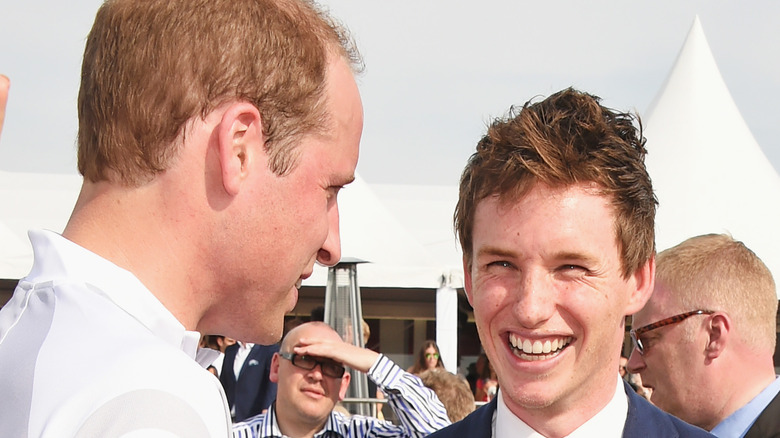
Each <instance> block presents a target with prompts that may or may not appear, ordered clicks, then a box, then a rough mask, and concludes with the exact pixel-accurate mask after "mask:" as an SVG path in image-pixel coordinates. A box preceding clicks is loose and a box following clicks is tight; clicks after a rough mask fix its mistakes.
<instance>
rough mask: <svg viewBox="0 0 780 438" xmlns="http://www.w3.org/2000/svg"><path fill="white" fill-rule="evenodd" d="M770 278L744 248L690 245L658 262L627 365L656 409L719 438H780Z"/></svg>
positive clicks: (724, 241)
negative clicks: (643, 386)
mask: <svg viewBox="0 0 780 438" xmlns="http://www.w3.org/2000/svg"><path fill="white" fill-rule="evenodd" d="M776 314H777V295H776V291H775V284H774V281H773V279H772V274H771V273H770V272H769V269H767V267H766V266H765V265H764V263H763V262H762V261H761V259H759V258H758V256H756V254H754V253H753V252H752V251H751V250H750V249H748V248H747V247H746V246H745V245H744V244H743V243H742V242H738V241H735V240H733V239H732V238H731V237H729V236H726V235H720V234H709V235H704V236H697V237H693V238H691V239H688V240H686V241H684V242H682V243H681V244H679V245H677V246H675V247H673V248H670V249H667V250H666V251H663V252H661V253H660V254H659V255H658V257H657V268H656V279H655V289H654V292H653V295H652V297H651V298H650V300H649V301H648V302H647V304H646V305H645V307H644V308H643V309H642V310H641V311H639V312H637V313H636V314H635V315H634V317H633V318H634V319H633V327H634V328H633V329H632V330H631V338H632V339H633V341H634V347H635V348H634V350H633V352H632V354H631V357H630V359H629V362H628V369H629V371H631V372H632V373H640V374H641V376H642V382H643V384H644V385H645V386H647V387H650V388H651V389H652V391H653V392H652V397H651V401H652V402H653V403H654V404H655V405H656V406H658V407H660V408H661V409H663V410H665V411H667V412H669V413H671V414H674V415H676V416H678V417H680V418H681V419H683V420H685V421H687V422H689V423H691V424H695V425H697V426H700V427H702V428H704V429H707V430H709V431H711V432H712V433H713V434H714V435H716V436H719V437H747V438H753V437H770V436H780V397H778V396H777V395H778V392H780V380H778V379H777V376H776V375H775V370H774V365H773V361H772V356H773V354H774V351H775V342H776V331H775V324H776V323H775V317H776Z"/></svg>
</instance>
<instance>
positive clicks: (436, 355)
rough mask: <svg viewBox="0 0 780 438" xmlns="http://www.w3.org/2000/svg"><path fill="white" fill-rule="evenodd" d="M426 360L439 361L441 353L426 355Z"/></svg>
mask: <svg viewBox="0 0 780 438" xmlns="http://www.w3.org/2000/svg"><path fill="white" fill-rule="evenodd" d="M425 358H426V359H438V358H439V353H425Z"/></svg>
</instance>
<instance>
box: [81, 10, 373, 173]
mask: <svg viewBox="0 0 780 438" xmlns="http://www.w3.org/2000/svg"><path fill="white" fill-rule="evenodd" d="M330 54H338V55H341V56H342V57H344V58H345V59H347V60H349V61H351V63H352V65H353V68H354V69H355V70H356V71H357V70H359V69H360V67H361V66H362V64H361V61H360V57H359V55H358V53H357V51H356V50H355V48H354V45H353V44H352V42H351V40H350V39H349V38H348V36H347V33H346V31H345V30H344V28H343V27H341V26H340V25H338V24H337V23H336V22H335V21H334V20H333V19H331V18H330V17H329V16H328V15H326V14H325V13H324V12H322V11H321V10H319V9H318V8H316V7H315V5H314V4H312V3H310V2H307V1H304V0H108V1H106V2H105V3H104V4H103V5H102V6H101V7H100V9H99V10H98V13H97V16H96V18H95V23H94V25H93V27H92V30H91V31H90V34H89V36H88V37H87V42H86V48H85V51H84V60H83V64H82V72H81V88H80V91H79V98H78V109H79V134H78V146H79V149H78V168H79V172H81V174H82V175H84V177H85V178H87V179H89V180H91V181H100V180H110V181H117V182H122V183H124V184H126V185H139V184H141V183H143V182H144V181H147V180H149V179H151V178H152V177H154V175H156V174H158V173H160V172H162V171H164V170H165V169H166V168H167V167H168V165H169V163H170V161H171V159H172V158H173V157H174V156H175V155H176V151H177V148H178V147H179V146H180V143H181V142H180V139H181V138H183V136H184V135H185V132H184V130H185V126H186V124H187V122H188V121H190V120H191V119H192V118H193V117H195V116H198V115H199V116H200V117H205V116H206V115H207V114H208V113H209V112H210V111H212V110H213V109H215V108H216V107H218V106H220V105H222V104H224V103H226V102H230V101H234V100H235V101H246V102H249V103H252V104H253V105H255V106H256V107H257V108H258V109H259V112H260V115H261V117H262V123H263V129H264V135H265V137H266V144H265V146H266V149H267V151H268V152H269V154H270V156H271V166H270V167H271V169H272V170H273V171H274V172H276V173H278V174H284V173H285V172H287V171H289V170H290V169H292V167H294V165H295V162H296V155H295V142H296V141H297V140H298V139H299V138H300V137H301V136H303V135H306V134H309V133H313V132H317V131H318V130H322V129H323V128H324V127H325V125H326V124H327V122H328V120H327V114H326V112H325V105H324V102H323V100H324V88H325V78H326V73H327V72H326V70H327V65H328V62H329V56H331V55H330Z"/></svg>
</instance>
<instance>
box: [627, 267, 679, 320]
mask: <svg viewBox="0 0 780 438" xmlns="http://www.w3.org/2000/svg"><path fill="white" fill-rule="evenodd" d="M681 312H682V310H679V306H678V305H677V303H676V302H675V301H674V297H673V293H672V290H671V289H669V287H668V286H666V285H665V284H664V283H663V282H661V281H658V279H656V281H655V287H654V288H653V294H652V295H651V296H650V299H649V300H648V301H647V304H645V307H643V308H642V310H640V311H639V312H637V313H635V314H634V316H633V320H632V325H631V328H633V329H638V328H640V327H644V326H646V325H648V324H652V323H654V322H656V321H659V320H661V319H664V318H668V317H670V316H673V315H676V314H678V313H681Z"/></svg>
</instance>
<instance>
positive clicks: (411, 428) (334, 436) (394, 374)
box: [233, 354, 450, 438]
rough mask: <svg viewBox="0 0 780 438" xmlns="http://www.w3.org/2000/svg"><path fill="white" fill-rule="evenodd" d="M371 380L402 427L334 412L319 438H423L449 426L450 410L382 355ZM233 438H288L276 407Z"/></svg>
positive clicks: (240, 426)
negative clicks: (277, 417) (448, 415)
mask: <svg viewBox="0 0 780 438" xmlns="http://www.w3.org/2000/svg"><path fill="white" fill-rule="evenodd" d="M368 377H369V378H370V379H371V380H373V381H374V383H376V384H377V386H378V387H379V388H380V389H381V390H382V392H384V393H385V396H386V397H387V403H388V404H389V405H390V407H391V408H392V409H393V412H395V415H396V417H398V420H399V422H400V424H398V425H396V424H393V423H392V422H390V421H382V420H378V419H376V418H374V417H366V416H362V415H352V416H347V415H344V414H342V413H340V412H335V411H334V412H331V413H330V417H329V418H328V421H327V422H326V423H325V427H324V428H323V429H322V430H321V431H319V432H317V433H316V434H315V435H314V436H315V437H317V438H370V437H377V438H382V437H387V438H390V437H424V436H426V435H428V434H430V433H432V432H435V431H437V430H439V429H441V428H443V427H445V426H447V425H449V424H450V420H449V418H448V417H447V410H446V409H445V408H444V405H443V404H442V402H441V401H440V400H439V398H438V397H437V396H436V394H435V393H434V392H433V391H432V390H431V389H429V388H427V387H426V386H425V385H423V383H422V381H421V380H420V378H419V377H417V376H415V375H413V374H409V373H407V372H405V371H404V370H402V369H401V368H400V367H399V366H398V365H396V364H395V363H394V362H393V361H392V360H390V359H388V358H387V357H386V356H384V355H382V354H380V355H379V358H378V359H377V361H376V362H375V363H374V365H372V366H371V369H369V370H368ZM233 437H234V438H260V437H285V435H284V434H282V432H281V431H280V430H279V424H278V423H277V420H276V404H275V403H274V405H272V406H271V407H270V408H269V409H268V411H267V412H265V413H264V414H260V415H257V416H255V417H252V418H250V419H248V420H246V421H245V422H243V423H237V424H235V425H233Z"/></svg>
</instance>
